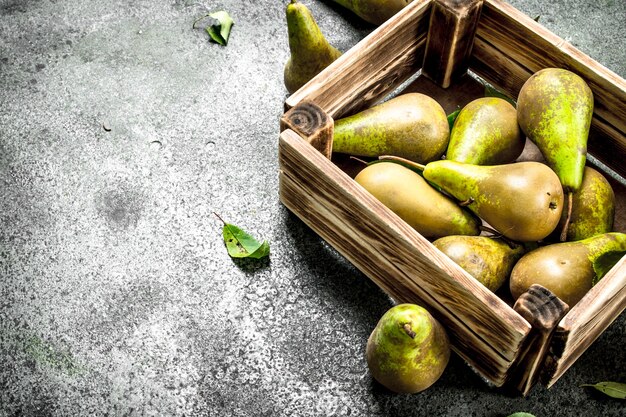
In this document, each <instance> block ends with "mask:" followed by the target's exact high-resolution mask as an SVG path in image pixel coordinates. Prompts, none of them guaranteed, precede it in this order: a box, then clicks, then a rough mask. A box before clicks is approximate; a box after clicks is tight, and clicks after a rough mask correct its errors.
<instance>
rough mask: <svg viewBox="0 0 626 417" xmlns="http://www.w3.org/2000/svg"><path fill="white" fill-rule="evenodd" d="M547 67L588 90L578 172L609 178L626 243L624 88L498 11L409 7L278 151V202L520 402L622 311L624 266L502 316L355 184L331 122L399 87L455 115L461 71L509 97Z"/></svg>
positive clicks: (461, 4)
mask: <svg viewBox="0 0 626 417" xmlns="http://www.w3.org/2000/svg"><path fill="white" fill-rule="evenodd" d="M545 67H561V68H567V69H570V70H572V71H574V72H576V73H578V74H579V75H581V76H582V77H583V78H584V79H585V80H586V81H587V83H588V84H589V85H590V87H591V89H592V90H593V93H594V98H595V109H594V118H593V122H592V128H591V133H590V137H589V144H588V150H589V157H588V163H589V164H594V165H596V168H599V169H600V170H601V171H604V173H605V174H606V175H608V176H609V177H610V180H611V183H612V185H613V188H614V190H615V192H616V196H617V208H616V226H615V229H616V230H618V231H622V232H624V231H626V210H625V207H626V187H624V184H626V181H625V180H624V176H626V165H625V164H624V163H623V161H624V158H625V156H626V81H624V80H623V79H622V78H620V77H618V76H617V75H615V74H614V73H612V72H611V71H609V70H607V69H606V68H604V67H603V66H601V65H600V64H598V63H597V62H595V61H593V60H592V59H590V58H589V57H587V56H586V55H584V54H583V53H581V52H580V51H578V50H576V49H575V48H574V47H572V46H571V45H569V44H568V43H567V42H565V41H564V40H562V39H560V38H559V37H557V36H555V35H554V34H552V33H551V32H549V31H548V30H546V29H545V28H544V27H542V26H541V25H540V24H539V23H537V22H535V21H533V20H532V19H530V18H529V17H528V16H526V15H524V14H523V13H521V12H519V11H518V10H516V9H514V8H513V7H511V6H510V5H508V4H507V3H505V2H503V1H500V0H414V1H413V2H412V3H410V4H409V5H408V6H407V7H405V8H404V9H403V10H402V11H401V12H400V13H398V14H397V15H396V16H394V17H393V18H392V19H390V20H389V21H387V22H386V23H385V24H383V25H382V26H380V27H379V28H377V29H376V30H375V31H374V32H372V33H371V34H370V35H369V36H367V37H366V38H364V39H363V40H362V41H361V42H359V43H358V44H357V45H356V46H354V47H353V48H352V49H351V50H350V51H348V52H347V53H345V54H344V55H343V56H342V57H341V58H339V59H338V60H337V61H335V62H334V63H333V64H332V65H331V66H329V67H328V68H327V69H326V70H324V71H323V72H322V73H320V74H319V75H318V76H317V77H315V78H314V79H313V80H311V81H310V82H309V83H307V84H306V85H305V86H304V87H302V88H301V89H300V90H298V91H297V92H295V93H294V94H292V95H291V96H290V97H289V98H288V99H287V100H286V102H285V114H284V115H283V117H282V118H281V134H280V140H279V160H280V174H279V180H280V198H281V201H282V202H283V203H284V204H285V205H286V206H287V207H288V208H289V209H290V210H291V211H293V212H294V213H295V214H296V215H297V216H298V217H300V218H301V219H302V220H303V221H304V222H305V223H306V224H307V225H308V226H310V227H311V228H312V229H313V230H315V231H316V232H317V233H318V234H319V235H320V236H321V237H322V238H324V239H325V240H326V241H328V242H329V243H330V244H331V245H332V246H333V247H334V248H336V249H337V250H338V251H339V252H340V253H342V254H343V255H344V256H345V257H346V258H347V259H349V260H350V261H351V262H352V263H353V264H354V265H356V266H357V267H358V268H359V269H360V270H361V271H363V273H365V274H366V275H367V276H368V277H369V278H371V279H372V280H373V281H374V282H375V283H376V284H377V285H379V286H380V287H381V288H382V289H383V290H384V291H385V292H387V293H388V294H389V295H390V296H391V297H392V298H393V299H394V300H396V301H397V302H414V303H418V304H421V305H424V306H425V307H427V308H428V309H429V310H430V311H431V312H432V313H433V315H434V316H435V317H437V319H439V320H440V321H441V322H442V323H443V324H444V325H445V327H446V328H447V330H448V334H449V335H450V338H451V340H452V344H453V349H454V351H456V352H457V353H458V354H459V355H460V356H461V357H463V358H464V359H465V360H466V361H467V362H468V363H469V364H470V365H472V367H473V368H474V369H475V370H476V371H478V372H479V373H480V374H481V375H482V376H483V377H484V378H486V379H487V380H489V381H491V382H492V383H493V384H495V385H496V386H503V385H507V386H512V387H515V388H516V389H518V390H519V391H520V392H522V393H523V394H524V395H525V394H527V393H528V392H529V390H530V389H531V387H532V386H533V385H534V384H535V383H536V382H537V381H538V380H539V379H541V380H542V382H543V383H545V384H546V385H547V386H548V387H549V386H551V385H552V384H554V383H555V382H556V381H557V380H558V379H559V377H560V376H561V375H562V374H563V373H564V372H565V371H566V370H567V369H568V368H569V367H570V366H571V365H572V364H573V363H574V361H576V359H577V358H578V357H580V355H581V354H582V353H583V352H584V351H585V350H586V349H587V348H588V347H589V345H590V344H591V343H592V342H593V341H594V340H595V339H596V338H597V337H598V336H599V335H600V334H601V333H602V332H603V331H604V330H605V329H606V328H607V327H608V326H609V325H610V324H611V322H612V321H613V320H615V319H616V318H617V317H618V316H619V314H620V313H621V312H622V311H623V310H624V308H625V307H626V257H625V258H623V259H622V260H621V261H620V262H619V263H618V264H617V265H616V266H615V267H614V268H613V269H612V270H611V271H610V272H609V273H608V274H607V275H606V276H605V277H604V278H603V279H602V280H601V281H600V283H599V284H597V285H596V286H595V287H594V288H593V289H592V290H591V291H590V292H589V293H588V294H587V295H586V296H585V297H584V298H583V299H582V300H581V301H580V302H579V303H578V304H576V305H575V306H573V308H571V309H569V311H568V307H567V306H566V305H564V304H563V303H562V302H561V301H560V300H559V299H558V298H556V297H554V296H553V295H552V294H551V293H550V292H549V291H547V292H546V291H543V290H542V288H540V287H537V288H533V289H531V290H529V292H528V293H526V294H524V296H523V297H522V300H523V301H520V302H518V303H516V304H515V305H514V306H511V302H510V301H507V300H506V296H505V297H502V298H501V297H498V296H496V295H495V294H493V293H491V292H490V291H489V290H487V289H486V288H485V287H483V286H482V285H481V284H479V283H478V282H477V281H476V280H474V279H473V278H472V277H471V276H469V275H468V274H467V273H466V272H465V271H464V270H463V269H461V268H460V267H458V266H457V265H456V264H455V263H454V262H452V261H451V260H450V259H448V258H447V257H446V256H445V255H443V254H442V253H441V252H439V251H438V250H437V249H436V248H435V247H434V246H433V245H432V244H431V243H430V242H429V241H428V240H427V239H425V238H424V237H423V236H421V235H420V234H419V233H418V232H416V231H415V230H414V229H412V228H411V227H410V226H408V225H407V224H406V223H405V222H404V221H402V220H401V219H400V218H399V217H397V216H396V215H395V214H394V213H392V212H391V211H390V210H388V209H387V208H386V207H384V206H383V205H382V204H381V203H380V202H378V201H377V200H376V199H375V198H373V197H372V196H371V195H370V194H369V193H368V192H367V191H365V190H364V189H363V188H362V187H361V186H360V185H358V184H357V183H356V182H354V181H353V179H352V176H353V175H354V171H353V170H352V169H351V166H350V164H349V161H346V159H345V158H341V157H340V156H339V155H332V134H333V119H334V118H339V117H342V116H346V115H349V114H353V113H355V112H356V111H358V110H361V109H363V108H366V107H369V106H371V105H373V104H375V103H377V102H379V101H381V100H383V99H385V98H386V97H389V96H390V94H397V93H398V90H399V89H401V91H402V92H411V91H419V92H423V93H425V94H428V95H430V96H432V97H434V98H435V99H437V100H438V101H439V102H440V103H441V104H442V106H443V107H444V109H445V110H446V111H447V112H451V111H453V110H454V109H455V108H458V106H463V105H465V104H466V103H468V102H469V101H470V100H472V99H474V98H477V97H480V96H482V95H484V89H483V86H482V85H481V84H478V83H477V82H476V80H475V78H472V77H469V76H468V75H467V74H466V73H467V70H468V69H469V70H470V71H471V73H473V74H476V75H478V76H480V77H482V78H483V79H484V80H486V81H487V82H489V83H490V84H492V85H494V86H495V87H496V88H498V89H500V90H501V91H503V92H505V93H507V94H509V95H510V96H511V97H513V98H516V97H517V94H518V92H519V90H520V88H521V86H522V84H523V83H524V81H525V80H526V79H527V78H528V77H530V75H531V74H533V73H534V72H536V71H538V70H540V69H541V68H545ZM529 150H530V151H532V147H530V146H527V149H526V150H525V154H524V155H526V154H527V152H528V151H529ZM535 151H536V149H535ZM531 153H532V152H531ZM535 153H536V152H535ZM346 162H348V163H346Z"/></svg>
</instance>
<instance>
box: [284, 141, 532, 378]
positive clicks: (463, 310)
mask: <svg viewBox="0 0 626 417" xmlns="http://www.w3.org/2000/svg"><path fill="white" fill-rule="evenodd" d="M279 155H280V164H281V170H282V172H281V175H280V178H281V200H282V201H283V203H284V204H285V205H286V206H287V207H288V208H290V209H291V210H292V211H294V213H296V214H297V215H298V216H299V217H300V218H302V219H303V221H305V222H306V223H307V224H308V225H309V226H310V227H311V228H313V230H315V231H316V232H317V233H318V234H320V236H322V237H323V238H324V239H326V240H328V241H329V243H330V244H331V245H333V247H335V248H336V249H337V250H339V251H340V252H341V253H342V254H343V255H344V256H346V258H347V259H348V260H350V261H351V262H352V263H353V264H355V265H356V266H357V267H359V269H361V270H362V271H363V272H364V273H365V274H366V275H368V276H369V277H370V278H371V279H372V280H373V281H374V282H376V283H377V284H378V285H379V286H380V287H381V288H383V290H385V291H387V292H388V293H389V294H390V295H391V296H392V297H393V298H394V299H396V300H397V301H399V302H402V301H410V300H419V301H420V302H424V303H425V306H426V307H427V308H430V309H431V310H432V313H433V314H434V315H435V317H437V318H438V319H439V320H441V321H442V323H443V324H444V326H445V327H446V328H447V329H448V331H449V333H450V336H451V340H452V343H453V345H454V346H455V350H456V351H457V352H459V354H460V355H461V356H462V357H463V358H464V359H465V360H467V361H468V362H469V363H470V364H472V365H473V366H474V367H475V369H477V370H478V371H479V372H480V373H482V374H483V376H485V377H486V378H488V379H490V380H492V382H493V383H494V384H496V385H500V384H502V383H503V382H504V379H505V376H506V372H507V370H508V368H509V367H510V365H511V363H512V362H513V361H514V360H515V358H516V356H517V353H518V349H519V347H520V344H521V343H522V342H523V340H524V338H525V337H526V335H527V334H528V332H529V331H530V325H529V324H528V323H527V322H526V321H525V320H524V319H523V318H522V317H520V316H519V315H518V314H517V313H516V312H515V311H514V310H513V309H511V307H509V306H508V305H507V304H506V303H504V302H503V301H502V300H500V299H499V298H498V297H496V296H495V295H494V294H493V293H491V292H490V291H488V290H487V289H486V288H485V287H483V286H482V285H481V284H479V283H478V282H477V281H476V280H475V279H474V278H472V277H471V276H469V275H468V274H467V273H466V272H465V271H463V270H462V269H461V268H460V267H458V266H457V265H456V264H455V263H453V262H452V261H450V260H449V259H448V258H447V257H446V256H445V255H443V254H442V253H441V252H439V251H438V250H437V249H436V248H435V247H434V246H432V244H430V242H428V241H427V240H426V239H425V238H423V237H422V236H421V235H420V234H419V233H417V232H416V231H415V230H414V229H412V228H411V227H410V226H408V225H407V224H406V223H405V222H404V221H402V220H401V219H400V218H399V217H397V216H396V215H395V214H393V213H392V212H391V211H389V210H388V209H387V208H386V207H384V206H383V205H382V204H381V203H380V202H379V201H378V200H376V199H375V198H374V197H373V196H371V194H369V193H368V192H367V191H365V190H364V189H363V188H362V187H361V186H360V185H358V184H357V183H355V182H354V181H353V180H352V179H350V177H348V175H347V174H345V173H344V172H342V171H341V170H339V169H338V168H337V167H336V166H335V165H334V164H333V163H332V162H330V161H329V160H327V159H325V158H324V157H323V156H322V155H321V154H320V153H318V152H317V151H315V150H314V148H312V147H311V146H310V145H309V144H308V143H307V142H305V141H304V140H303V139H302V138H301V137H300V136H298V135H297V134H295V133H294V132H292V131H290V130H286V131H284V132H283V133H282V134H281V137H280V144H279Z"/></svg>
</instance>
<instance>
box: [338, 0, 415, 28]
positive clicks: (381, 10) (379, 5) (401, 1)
mask: <svg viewBox="0 0 626 417" xmlns="http://www.w3.org/2000/svg"><path fill="white" fill-rule="evenodd" d="M334 1H335V3H338V4H340V5H342V6H343V7H345V8H346V9H348V10H351V11H352V12H353V13H355V14H356V15H357V16H359V17H360V18H361V19H363V20H365V21H367V22H369V23H373V24H375V25H380V24H382V23H383V22H385V21H386V20H387V19H389V18H390V17H391V16H393V15H394V14H396V13H398V12H399V11H400V10H401V9H402V8H403V7H404V6H406V5H407V4H409V3H410V2H411V1H413V0H334Z"/></svg>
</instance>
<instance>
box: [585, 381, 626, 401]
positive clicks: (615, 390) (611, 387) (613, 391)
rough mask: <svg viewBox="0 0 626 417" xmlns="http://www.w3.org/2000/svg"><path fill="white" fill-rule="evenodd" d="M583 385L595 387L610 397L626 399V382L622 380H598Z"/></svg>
mask: <svg viewBox="0 0 626 417" xmlns="http://www.w3.org/2000/svg"><path fill="white" fill-rule="evenodd" d="M581 387H593V388H595V389H597V390H598V391H600V392H603V393H605V394H606V395H608V396H609V397H613V398H619V399H621V400H625V399H626V384H624V383H621V382H610V381H605V382H598V383H597V384H583V385H581Z"/></svg>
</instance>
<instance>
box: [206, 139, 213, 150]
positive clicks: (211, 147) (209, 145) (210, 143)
mask: <svg viewBox="0 0 626 417" xmlns="http://www.w3.org/2000/svg"><path fill="white" fill-rule="evenodd" d="M204 149H205V150H206V151H208V152H211V151H213V150H214V149H215V142H213V141H211V140H210V141H208V142H207V143H205V144H204Z"/></svg>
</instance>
